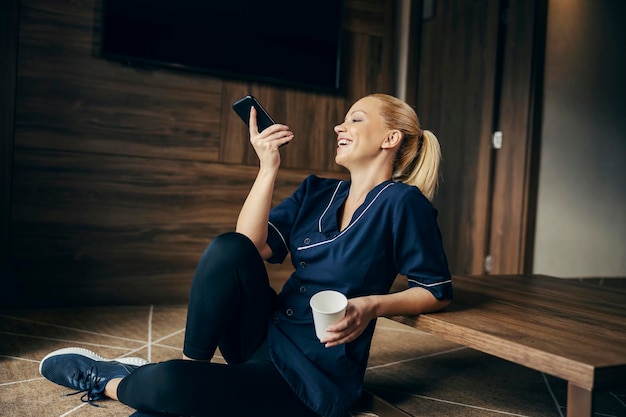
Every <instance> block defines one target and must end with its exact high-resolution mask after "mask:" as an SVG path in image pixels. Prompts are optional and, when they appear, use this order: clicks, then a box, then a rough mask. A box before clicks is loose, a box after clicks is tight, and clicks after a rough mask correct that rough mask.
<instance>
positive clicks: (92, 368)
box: [39, 347, 148, 407]
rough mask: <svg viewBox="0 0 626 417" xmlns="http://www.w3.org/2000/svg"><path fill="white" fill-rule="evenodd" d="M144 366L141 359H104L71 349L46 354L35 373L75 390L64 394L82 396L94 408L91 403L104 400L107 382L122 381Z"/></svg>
mask: <svg viewBox="0 0 626 417" xmlns="http://www.w3.org/2000/svg"><path fill="white" fill-rule="evenodd" d="M147 363H148V361H146V360H145V359H141V358H119V359H115V360H113V359H106V358H103V357H102V356H100V355H98V354H96V353H94V352H92V351H90V350H87V349H83V348H75V347H74V348H65V349H59V350H55V351H54V352H52V353H49V354H48V355H46V357H45V358H43V359H42V360H41V363H40V364H39V373H40V374H41V375H43V376H44V377H45V378H46V379H48V380H50V381H52V382H54V383H55V384H59V385H62V386H64V387H67V388H72V389H75V390H77V391H76V392H73V393H71V394H67V395H75V394H79V393H83V396H82V397H81V401H83V402H88V403H89V404H90V405H94V406H96V405H95V404H93V403H92V402H93V401H97V400H100V399H102V398H104V387H105V386H106V384H107V382H109V381H110V380H111V379H113V378H124V377H125V376H128V375H130V374H131V372H133V371H134V370H135V369H137V368H139V367H140V366H142V365H145V364H147ZM85 398H86V399H85ZM96 407H97V406H96Z"/></svg>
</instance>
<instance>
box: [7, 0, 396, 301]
mask: <svg viewBox="0 0 626 417" xmlns="http://www.w3.org/2000/svg"><path fill="white" fill-rule="evenodd" d="M394 4H395V2H394V1H393V0H358V1H355V0H348V1H346V22H347V23H346V25H345V26H344V29H345V30H344V32H345V33H344V48H343V67H342V71H343V72H342V80H343V81H344V84H345V87H344V88H343V89H342V90H341V91H340V92H338V93H337V94H328V93H321V92H315V91H310V90H308V91H306V90H297V89H290V88H284V87H277V86H274V85H265V84H258V83H249V82H243V81H238V80H230V79H229V80H225V79H221V78H217V77H210V76H207V75H202V74H195V73H189V72H177V71H173V70H158V71H145V70H137V69H133V68H129V67H125V66H122V65H120V64H118V63H115V62H110V61H107V60H104V59H101V58H99V57H98V56H97V53H96V52H97V49H98V36H99V27H98V25H99V17H98V13H99V0H81V1H79V2H75V1H69V0H61V1H59V0H23V1H21V6H20V12H21V17H20V22H19V23H20V32H19V60H18V62H17V64H18V66H17V81H16V87H17V89H16V100H15V103H16V107H15V119H14V121H15V164H14V167H13V170H12V173H11V175H12V176H13V190H14V193H13V196H12V201H11V212H12V215H13V219H12V221H11V224H10V226H11V233H10V243H11V249H10V252H9V258H10V259H9V262H10V264H11V267H12V268H13V269H14V275H13V276H12V277H11V279H10V293H11V295H12V299H11V303H12V304H16V305H43V304H60V303H70V304H86V303H89V304H135V303H161V302H163V303H168V302H174V303H178V302H185V300H186V297H187V291H188V286H189V282H190V279H191V276H192V274H193V269H194V268H195V264H196V262H197V259H198V258H199V256H200V254H201V252H202V250H203V248H204V247H205V245H206V244H207V243H208V242H209V241H210V239H211V238H212V237H213V236H215V235H216V234H219V233H222V232H224V231H228V230H232V228H233V227H234V224H235V219H236V216H237V213H238V210H239V207H240V205H241V203H242V202H243V199H244V198H245V195H246V193H247V191H248V189H249V187H250V186H251V184H252V181H253V179H254V176H255V173H256V167H257V164H258V163H257V160H256V157H255V156H254V154H253V150H252V149H251V147H250V145H249V143H248V135H247V132H246V129H245V126H244V124H243V123H242V122H241V121H240V120H239V118H238V117H237V115H236V114H235V113H234V112H233V111H232V110H231V104H232V102H233V101H235V100H236V99H237V98H239V97H241V96H243V95H245V94H248V93H252V94H254V95H256V96H258V97H259V99H260V100H261V101H262V102H263V103H264V105H266V106H267V107H268V109H269V110H270V111H271V113H272V114H273V115H274V116H275V117H276V118H277V119H278V120H280V121H284V122H285V123H287V124H289V125H290V127H291V128H292V129H293V130H294V132H296V135H297V140H296V141H295V142H294V143H293V144H290V145H289V146H288V147H286V148H284V150H283V161H284V163H283V167H284V169H283V171H282V172H281V174H280V176H279V179H278V184H277V191H276V195H275V202H278V201H280V200H282V198H284V197H286V196H287V195H289V194H290V193H291V192H292V191H293V190H294V189H295V187H296V186H297V184H298V183H299V182H300V181H301V180H302V179H303V178H304V176H306V175H307V174H308V173H310V172H314V173H317V174H318V175H323V176H345V173H344V172H343V171H342V170H341V169H340V168H339V167H337V166H336V165H335V164H334V155H335V146H336V145H335V138H334V134H333V131H332V129H333V127H334V126H335V124H336V123H337V122H338V121H340V120H342V119H343V117H344V115H345V112H346V111H347V109H348V107H349V105H350V104H351V103H352V102H353V101H354V100H356V99H357V98H359V97H360V96H362V95H365V94H369V93H372V92H378V91H382V92H390V93H391V92H393V91H392V87H393V85H394V82H393V68H392V66H391V65H390V62H391V61H390V59H391V57H392V55H393V54H392V53H391V51H392V50H393V39H392V38H391V37H390V36H389V33H392V31H391V28H390V27H389V22H393V19H392V17H391V15H392V14H393V10H394ZM364 16H365V17H367V18H361V17H364ZM6 217H7V218H8V217H9V216H8V215H7V216H6ZM269 269H270V271H271V277H272V285H274V286H275V287H279V286H280V285H281V283H282V282H283V281H284V280H285V279H286V278H287V276H288V273H289V270H290V268H289V266H288V265H282V266H270V268H269Z"/></svg>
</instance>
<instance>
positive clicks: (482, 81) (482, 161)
mask: <svg viewBox="0 0 626 417" xmlns="http://www.w3.org/2000/svg"><path fill="white" fill-rule="evenodd" d="M497 28H498V2H491V1H473V0H463V1H456V0H455V1H452V0H443V1H440V2H438V3H437V13H436V15H435V17H434V18H433V19H431V20H428V21H425V22H423V33H422V53H421V57H420V64H421V67H420V73H419V83H418V94H417V113H418V116H419V117H420V119H421V122H422V127H423V128H425V129H429V130H431V131H433V132H434V133H435V135H437V137H438V138H439V141H440V143H441V148H442V153H443V161H442V166H441V170H442V182H441V187H440V189H439V192H438V194H437V197H436V202H435V203H436V206H437V207H438V209H439V223H440V226H441V232H442V236H443V242H444V246H445V249H446V252H447V254H448V260H449V263H450V269H451V271H452V272H453V273H458V274H464V273H467V274H469V273H471V274H479V273H482V272H483V263H484V259H485V255H486V245H487V231H488V221H489V213H488V202H489V178H490V164H491V145H490V138H491V133H492V129H493V108H494V105H495V103H494V94H495V82H496V81H495V80H496V46H497Z"/></svg>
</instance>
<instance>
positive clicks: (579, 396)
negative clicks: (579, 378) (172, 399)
mask: <svg viewBox="0 0 626 417" xmlns="http://www.w3.org/2000/svg"><path fill="white" fill-rule="evenodd" d="M592 415H593V391H592V390H589V389H585V388H581V387H579V386H577V385H574V384H572V383H571V382H568V383H567V417H591V416H592Z"/></svg>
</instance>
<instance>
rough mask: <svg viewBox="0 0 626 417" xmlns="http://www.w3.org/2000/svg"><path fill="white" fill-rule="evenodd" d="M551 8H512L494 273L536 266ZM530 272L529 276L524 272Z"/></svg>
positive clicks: (535, 4)
mask: <svg viewBox="0 0 626 417" xmlns="http://www.w3.org/2000/svg"><path fill="white" fill-rule="evenodd" d="M546 15H547V2H546V1H542V0H539V1H513V2H510V3H509V5H508V10H507V21H506V38H505V39H506V43H505V45H504V51H505V52H504V56H503V68H502V93H501V97H500V104H499V121H498V130H500V131H502V133H503V146H502V149H500V150H498V151H497V152H495V161H494V162H495V164H494V178H493V184H494V186H493V196H492V207H493V209H492V219H491V233H490V239H489V242H490V243H489V254H490V255H491V271H490V272H491V273H494V274H520V273H525V272H529V271H528V270H527V269H528V268H530V266H531V265H532V252H533V250H532V241H533V239H532V236H533V230H534V223H533V219H534V215H533V213H532V212H533V211H534V210H535V206H536V192H537V190H536V188H535V187H536V185H533V184H536V178H537V175H538V173H537V170H538V165H537V164H538V156H539V153H538V150H539V146H538V144H539V132H538V130H537V127H538V126H539V125H538V122H539V120H540V108H539V107H538V106H539V104H540V97H541V94H540V91H541V89H542V81H541V80H542V76H543V75H542V72H543V53H544V48H545V47H544V45H545V28H546V19H547V18H546ZM525 266H526V270H525Z"/></svg>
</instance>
